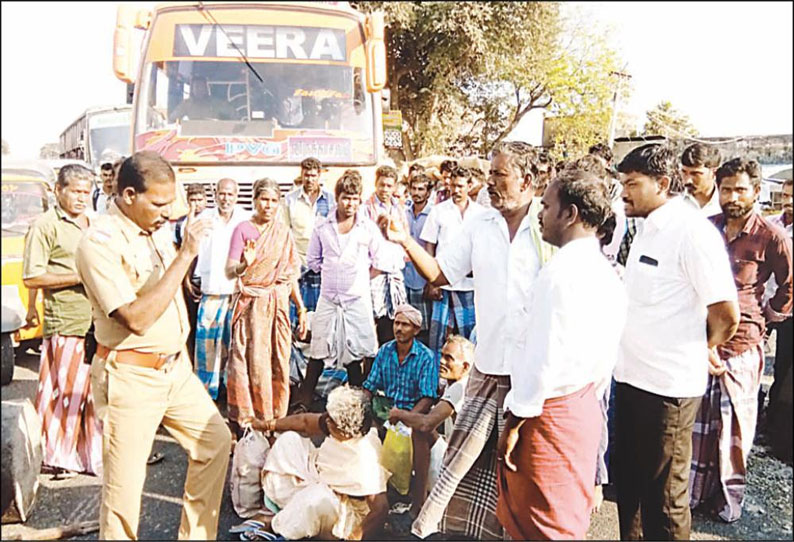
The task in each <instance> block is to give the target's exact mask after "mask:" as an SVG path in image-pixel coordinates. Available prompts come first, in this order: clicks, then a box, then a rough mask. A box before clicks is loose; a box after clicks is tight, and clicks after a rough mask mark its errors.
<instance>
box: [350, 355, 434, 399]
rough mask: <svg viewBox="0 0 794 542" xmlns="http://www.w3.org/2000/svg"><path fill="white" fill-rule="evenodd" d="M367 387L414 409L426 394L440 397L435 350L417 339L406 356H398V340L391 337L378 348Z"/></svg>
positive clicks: (365, 386)
mask: <svg viewBox="0 0 794 542" xmlns="http://www.w3.org/2000/svg"><path fill="white" fill-rule="evenodd" d="M364 388H365V389H367V390H369V391H371V392H372V393H375V392H376V391H378V390H381V391H383V392H384V393H385V394H386V396H387V397H389V398H391V399H392V400H394V406H396V407H397V408H401V409H403V410H411V409H412V408H413V407H414V405H416V403H417V402H418V401H419V400H420V399H422V398H423V397H430V398H432V399H435V398H436V397H438V364H437V363H436V362H435V356H434V355H433V351H432V350H430V349H429V348H428V347H427V346H425V345H424V344H422V343H421V342H419V341H417V340H414V344H413V346H412V347H411V351H410V352H409V353H408V356H407V357H406V358H405V360H404V361H403V362H402V363H400V362H399V361H398V360H397V341H389V342H387V343H386V344H384V345H383V346H382V347H381V348H380V350H379V351H378V355H377V356H376V357H375V361H374V363H373V364H372V370H371V371H370V373H369V376H368V377H367V380H366V382H364Z"/></svg>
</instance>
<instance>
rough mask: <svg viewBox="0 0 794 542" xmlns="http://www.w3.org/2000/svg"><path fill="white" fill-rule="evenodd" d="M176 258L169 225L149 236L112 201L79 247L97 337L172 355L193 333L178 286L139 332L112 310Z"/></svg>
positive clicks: (115, 344) (140, 290)
mask: <svg viewBox="0 0 794 542" xmlns="http://www.w3.org/2000/svg"><path fill="white" fill-rule="evenodd" d="M175 257H176V249H175V248H174V244H173V241H172V239H171V235H170V234H169V231H168V228H160V229H159V230H158V231H156V232H155V233H154V234H152V235H149V234H148V233H146V232H145V231H143V230H142V229H141V228H139V227H138V226H137V225H136V224H135V223H134V222H133V221H132V220H130V219H129V218H127V217H126V216H125V215H124V214H123V213H122V212H121V210H120V209H119V208H118V206H117V205H116V204H115V203H113V204H111V206H110V210H109V211H108V214H106V215H103V216H100V217H99V218H97V220H96V222H95V224H94V225H93V226H92V227H91V228H90V229H89V230H88V231H87V232H86V234H85V236H83V239H82V240H81V241H80V244H79V246H78V247H77V272H78V273H79V275H80V279H81V280H82V282H83V284H84V285H85V289H86V293H87V294H88V299H89V300H90V301H91V305H92V306H93V308H94V322H95V325H96V331H95V333H96V340H97V342H98V343H99V344H101V345H104V346H106V347H108V348H110V349H112V350H130V349H134V350H140V351H142V352H155V353H159V354H169V355H170V354H174V353H176V352H179V351H180V350H182V348H184V346H185V341H186V340H187V335H188V332H189V326H190V324H189V321H188V317H187V310H186V309H185V298H184V297H183V295H182V290H181V289H178V290H177V292H176V294H175V295H174V299H173V300H172V301H171V303H169V305H168V308H167V309H166V310H165V312H163V314H162V315H161V316H160V318H158V319H157V320H156V321H155V323H154V324H153V325H152V326H151V327H150V328H149V329H148V330H147V331H146V333H145V334H143V335H141V336H138V335H135V334H134V333H133V332H132V331H130V330H129V329H127V328H126V327H124V326H122V325H121V324H120V323H119V322H118V321H116V320H115V319H114V318H112V317H111V316H110V315H111V314H112V313H113V311H115V310H116V309H118V308H119V307H122V306H124V305H127V304H129V303H132V302H133V301H135V300H136V299H137V298H138V296H139V295H142V294H144V293H146V292H147V291H148V290H150V289H152V288H153V287H154V285H155V284H157V282H158V281H159V280H160V279H161V278H162V276H163V275H164V274H165V271H166V269H168V267H169V266H170V265H171V262H173V261H174V258H175Z"/></svg>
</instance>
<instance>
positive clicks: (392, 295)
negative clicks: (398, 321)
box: [369, 272, 408, 320]
mask: <svg viewBox="0 0 794 542" xmlns="http://www.w3.org/2000/svg"><path fill="white" fill-rule="evenodd" d="M369 285H370V291H371V292H372V312H373V314H374V316H375V318H384V317H385V318H388V319H389V320H394V311H395V310H396V309H397V307H399V306H400V305H402V304H404V303H407V302H408V296H407V295H406V293H405V281H404V280H403V274H402V273H401V272H400V273H381V274H380V275H377V276H375V277H374V278H372V279H370V281H369Z"/></svg>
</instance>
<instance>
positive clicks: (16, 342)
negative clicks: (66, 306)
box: [0, 165, 54, 385]
mask: <svg viewBox="0 0 794 542" xmlns="http://www.w3.org/2000/svg"><path fill="white" fill-rule="evenodd" d="M0 186H2V206H1V207H0V208H1V209H2V228H3V240H2V263H3V270H2V366H1V368H2V370H1V371H0V385H5V384H7V383H8V382H10V381H11V379H12V378H13V375H14V348H15V347H17V346H20V345H22V347H23V348H27V347H28V346H32V345H31V344H30V341H37V340H39V339H41V332H42V326H41V323H42V320H43V306H42V302H41V297H42V296H40V295H38V296H36V297H37V298H38V299H37V301H36V309H37V311H38V314H39V323H38V325H37V326H36V327H26V317H27V313H28V302H29V291H28V289H27V288H26V287H25V285H24V284H23V283H22V254H23V251H24V246H25V234H26V233H27V231H28V228H29V227H30V224H31V223H32V222H33V221H34V220H36V218H38V217H39V216H41V214H42V213H44V212H45V211H47V209H49V207H50V206H51V205H52V204H53V201H54V199H53V186H52V177H51V176H47V175H46V172H41V173H39V172H37V171H36V170H35V169H20V168H12V169H6V167H5V165H4V166H3V170H2V185H0Z"/></svg>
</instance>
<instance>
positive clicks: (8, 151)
mask: <svg viewBox="0 0 794 542" xmlns="http://www.w3.org/2000/svg"><path fill="white" fill-rule="evenodd" d="M2 142H3V156H5V155H7V154H11V148H10V147H9V146H8V141H6V140H5V139H3V140H2Z"/></svg>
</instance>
